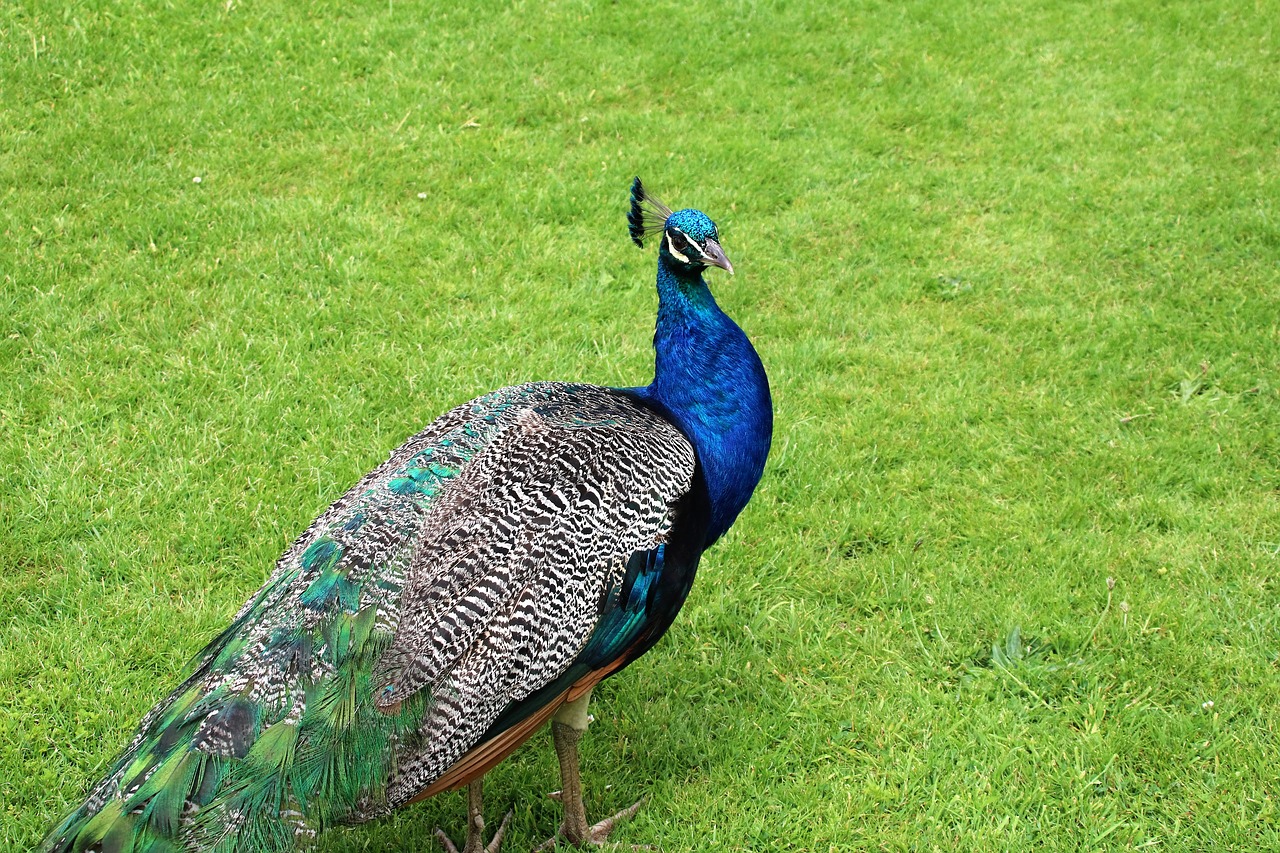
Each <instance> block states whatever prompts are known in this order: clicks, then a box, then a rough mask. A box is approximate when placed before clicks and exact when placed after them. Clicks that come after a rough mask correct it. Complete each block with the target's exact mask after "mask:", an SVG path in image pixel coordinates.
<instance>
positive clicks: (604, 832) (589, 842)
mask: <svg viewBox="0 0 1280 853" xmlns="http://www.w3.org/2000/svg"><path fill="white" fill-rule="evenodd" d="M557 799H558V798H557ZM644 801H645V798H644V797H641V798H640V799H639V800H637V801H636V802H635V803H633V804H632V805H630V806H627V807H626V808H625V809H623V810H622V811H620V812H618V813H617V814H615V815H612V816H611V817H607V818H605V819H604V820H602V821H600V822H599V823H597V824H594V825H592V826H584V827H575V826H573V825H571V821H569V820H566V821H565V822H564V823H563V824H561V826H560V830H559V831H558V832H557V833H556V834H555V835H554V836H552V837H551V838H548V839H547V840H546V841H544V842H543V843H542V844H540V845H538V846H537V847H535V848H534V850H535V853H541V851H544V850H554V849H556V848H557V847H558V846H559V845H560V842H561V841H564V842H565V843H567V844H572V845H573V846H574V847H604V846H606V845H607V846H610V847H629V848H630V849H632V850H654V849H657V848H654V847H649V846H647V845H641V844H631V845H621V844H618V843H617V842H610V841H609V834H610V833H611V832H613V830H614V828H615V827H617V826H618V824H620V823H623V822H624V821H626V820H629V819H630V818H632V817H635V814H636V812H638V811H640V807H641V806H642V805H644ZM584 823H585V821H584Z"/></svg>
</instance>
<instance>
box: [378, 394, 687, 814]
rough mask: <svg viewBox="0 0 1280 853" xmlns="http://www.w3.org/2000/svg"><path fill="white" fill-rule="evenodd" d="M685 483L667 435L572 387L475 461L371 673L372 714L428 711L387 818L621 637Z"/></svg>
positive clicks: (425, 552) (649, 420)
mask: <svg viewBox="0 0 1280 853" xmlns="http://www.w3.org/2000/svg"><path fill="white" fill-rule="evenodd" d="M694 469H695V458H694V453H693V449H692V447H691V446H690V445H689V443H688V441H687V440H686V439H685V438H684V437H683V436H682V435H681V434H680V432H679V431H678V430H677V429H676V428H675V427H673V426H672V425H671V424H670V423H668V422H667V421H666V420H664V419H663V418H661V417H660V416H658V415H657V414H655V413H654V412H653V411H651V410H649V409H647V408H645V407H644V406H642V405H639V404H638V403H636V402H635V401H633V400H632V399H630V398H628V397H627V396H625V395H623V394H621V393H618V392H614V391H608V390H605V389H587V388H584V387H582V386H579V389H578V391H577V393H576V394H574V395H573V397H572V398H571V399H568V400H563V401H555V402H552V403H548V404H545V405H540V406H535V407H530V408H528V409H526V410H525V411H523V412H521V414H520V415H519V417H518V418H517V420H516V422H515V423H514V424H513V425H512V426H511V427H510V428H509V429H507V430H506V431H504V432H503V433H502V434H501V435H500V436H498V437H496V438H495V439H494V441H493V442H491V443H490V444H489V445H488V446H487V447H486V448H485V449H484V451H483V452H481V453H480V454H478V455H477V456H476V458H475V459H474V460H473V462H472V463H471V464H470V465H469V466H468V467H467V469H466V470H465V471H464V472H463V473H462V474H461V475H460V476H459V477H458V479H457V481H456V482H455V483H453V484H452V485H451V486H450V488H449V490H448V491H447V493H446V494H444V495H442V496H441V499H440V501H439V502H438V503H437V504H436V505H435V506H434V507H433V508H432V511H431V518H430V520H429V522H428V525H427V528H426V530H425V531H424V534H423V540H422V544H421V547H420V548H419V549H418V550H417V552H416V553H415V554H414V558H413V562H412V564H411V566H410V567H409V570H408V573H407V574H406V576H405V587H404V591H403V594H402V598H401V607H400V621H399V623H398V625H397V626H396V630H395V637H394V639H393V640H392V642H391V644H390V646H389V647H388V648H387V649H386V651H385V652H384V653H383V655H382V657H381V658H380V659H379V661H378V664H377V666H376V668H375V673H374V678H373V684H374V689H375V691H376V693H375V696H376V699H375V701H376V703H377V705H378V706H379V707H380V708H382V709H384V710H386V711H390V712H399V710H400V709H401V708H402V707H403V705H404V703H405V702H409V701H413V700H414V699H415V698H419V697H422V696H423V695H426V696H428V697H429V698H428V699H427V702H426V709H425V711H424V715H423V718H422V722H421V724H420V726H419V729H418V731H417V733H416V735H415V737H413V738H412V740H411V741H410V742H409V743H408V745H407V746H406V748H405V749H403V750H402V751H401V752H400V754H399V756H398V762H397V768H396V771H395V774H394V776H393V779H392V783H391V787H390V790H389V791H388V800H389V802H390V803H391V804H393V805H394V804H399V803H402V802H405V801H407V800H409V799H412V798H413V797H414V796H415V795H417V794H418V793H419V792H421V791H422V790H424V789H426V788H428V787H429V786H430V785H431V784H432V783H433V782H434V781H436V780H437V779H439V778H441V776H442V775H444V774H445V773H446V771H447V770H449V768H450V767H451V766H453V765H454V764H455V763H456V762H458V761H459V760H460V759H461V758H462V757H463V756H465V755H466V754H467V753H468V752H469V751H470V750H471V749H473V748H474V747H476V746H477V744H478V743H479V742H481V741H482V740H488V739H491V738H492V737H493V736H494V734H495V732H494V731H493V730H492V727H493V724H494V723H495V721H496V720H498V719H499V717H500V716H506V717H508V718H512V719H514V716H513V714H512V711H513V709H515V708H519V707H521V706H522V705H524V706H526V707H525V708H524V710H525V711H528V710H530V709H529V708H528V707H527V706H528V703H530V702H531V701H533V702H535V703H537V702H544V703H545V702H547V701H551V700H553V699H555V698H556V697H555V696H552V695H548V694H547V693H546V691H545V688H547V687H548V685H553V684H556V683H557V682H558V681H560V680H561V679H563V678H564V676H565V675H566V674H567V673H571V672H572V671H573V669H574V667H575V666H576V665H581V659H582V656H583V653H584V650H588V649H589V648H590V647H591V645H592V643H591V641H592V638H593V636H594V635H596V633H597V632H598V631H599V630H600V628H601V627H602V625H605V624H606V623H607V624H608V625H609V626H610V627H611V628H613V629H616V628H617V627H618V625H617V624H615V623H616V620H613V619H611V618H610V614H612V613H613V612H614V611H616V610H618V608H619V603H618V598H619V590H620V589H621V588H622V587H623V586H624V585H625V584H626V582H627V576H628V573H629V571H630V572H632V573H634V572H635V571H636V565H635V564H636V559H635V556H636V555H638V554H653V553H655V552H656V551H657V550H658V549H661V548H662V547H663V545H664V543H665V542H666V540H667V538H668V535H669V533H670V531H671V528H672V524H673V523H674V521H675V513H674V510H675V508H676V507H677V506H678V505H679V503H680V501H681V499H682V497H683V496H684V495H686V494H687V493H688V492H689V490H690V486H691V483H692V481H693V477H694ZM642 562H643V561H642ZM650 562H651V561H650ZM624 604H625V602H624ZM515 716H520V717H525V716H527V713H524V714H519V715H515ZM518 742H519V740H518V739H517V740H516V741H515V742H514V743H512V744H509V747H510V748H514V746H515V745H518ZM506 751H509V749H507V750H506ZM503 754H505V752H504V753H503ZM499 757H500V756H499Z"/></svg>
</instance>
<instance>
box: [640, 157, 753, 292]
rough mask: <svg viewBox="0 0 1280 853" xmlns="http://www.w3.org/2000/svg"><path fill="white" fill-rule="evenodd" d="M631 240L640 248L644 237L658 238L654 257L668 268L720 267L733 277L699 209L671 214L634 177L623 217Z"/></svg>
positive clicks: (708, 221) (716, 236)
mask: <svg viewBox="0 0 1280 853" xmlns="http://www.w3.org/2000/svg"><path fill="white" fill-rule="evenodd" d="M627 224H628V225H629V226H630V230H631V239H632V240H633V241H634V242H635V244H636V245H637V246H639V247H640V248H642V249H643V248H644V241H645V239H646V238H648V237H652V236H655V235H659V234H660V235H661V238H660V241H661V242H660V243H659V246H658V256H659V257H661V258H662V259H664V260H665V261H666V262H667V263H668V264H669V265H670V266H672V267H674V268H676V269H679V270H684V271H685V272H689V273H700V272H702V271H703V270H704V269H706V268H707V267H720V269H722V270H727V271H728V272H729V274H730V275H733V264H731V263H729V259H728V258H727V257H725V254H724V249H721V248H720V232H719V231H717V230H716V224H715V223H714V222H712V221H711V218H710V217H709V216H707V215H706V214H705V213H703V212H702V211H701V210H694V209H693V208H685V209H684V210H677V211H676V212H675V213H672V212H671V208H669V207H667V206H666V205H665V204H663V203H662V202H661V201H659V200H658V198H657V197H656V196H653V195H650V194H649V193H648V192H646V191H645V188H644V184H642V183H641V182H640V179H639V178H636V179H635V181H634V182H632V184H631V211H630V212H629V213H628V214H627Z"/></svg>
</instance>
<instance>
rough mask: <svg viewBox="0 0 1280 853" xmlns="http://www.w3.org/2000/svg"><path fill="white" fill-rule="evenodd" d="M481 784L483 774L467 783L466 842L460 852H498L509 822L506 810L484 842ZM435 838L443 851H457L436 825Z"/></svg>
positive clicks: (509, 814)
mask: <svg viewBox="0 0 1280 853" xmlns="http://www.w3.org/2000/svg"><path fill="white" fill-rule="evenodd" d="M483 785H484V777H483V776H482V777H480V778H479V779H476V780H475V781H474V782H472V783H470V784H469V785H467V843H466V845H465V846H464V847H463V848H462V853H498V847H499V846H501V844H502V836H503V834H504V833H506V831H507V824H509V823H511V814H512V813H511V811H508V812H507V816H506V817H504V818H503V819H502V823H501V824H500V825H499V826H498V831H497V832H495V833H494V834H493V839H492V840H490V841H489V843H488V844H485V843H484V804H483V795H482V786H483ZM436 838H438V839H440V843H441V844H442V845H443V846H444V849H445V853H458V848H457V847H455V846H454V845H453V841H451V840H450V839H449V836H447V835H445V834H444V830H443V829H441V828H440V827H438V826H437V827H436Z"/></svg>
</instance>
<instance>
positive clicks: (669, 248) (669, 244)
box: [664, 231, 690, 264]
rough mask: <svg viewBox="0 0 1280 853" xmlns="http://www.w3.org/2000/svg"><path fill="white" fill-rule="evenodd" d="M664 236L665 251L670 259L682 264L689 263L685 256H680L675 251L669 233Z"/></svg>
mask: <svg viewBox="0 0 1280 853" xmlns="http://www.w3.org/2000/svg"><path fill="white" fill-rule="evenodd" d="M664 236H665V237H666V238H667V251H668V252H670V253H671V257H673V258H675V259H676V260H677V261H679V262H680V263H682V264H687V263H689V262H690V261H689V258H688V257H687V256H686V255H682V254H680V253H679V252H677V251H676V247H675V245H674V244H673V243H672V242H671V232H670V231H668V232H667V233H666V234H665V235H664Z"/></svg>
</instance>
